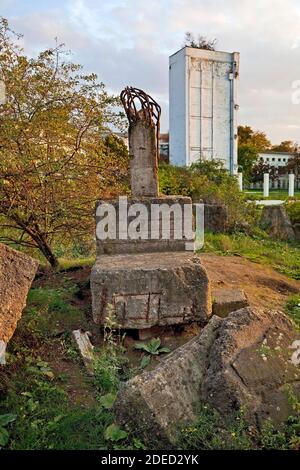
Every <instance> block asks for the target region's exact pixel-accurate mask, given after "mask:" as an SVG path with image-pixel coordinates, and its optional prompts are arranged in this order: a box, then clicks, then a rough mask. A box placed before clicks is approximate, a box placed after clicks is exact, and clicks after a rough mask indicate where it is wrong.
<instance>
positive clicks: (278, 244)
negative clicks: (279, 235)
mask: <svg viewBox="0 0 300 470" xmlns="http://www.w3.org/2000/svg"><path fill="white" fill-rule="evenodd" d="M204 251H206V252H213V253H216V254H218V255H240V256H244V257H245V258H247V259H249V260H251V261H255V262H259V263H261V264H265V265H269V266H272V267H273V268H274V269H275V270H277V271H279V272H281V273H283V274H285V275H286V276H289V277H291V278H294V279H300V246H299V244H296V243H288V242H284V241H274V240H271V239H270V238H268V237H267V236H266V235H265V234H264V233H263V232H262V231H260V232H258V233H257V235H255V236H252V237H250V236H247V235H245V234H243V233H235V234H231V235H229V234H220V233H218V234H216V233H209V232H208V233H206V234H205V245H204Z"/></svg>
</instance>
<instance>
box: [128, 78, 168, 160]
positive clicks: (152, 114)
mask: <svg viewBox="0 0 300 470" xmlns="http://www.w3.org/2000/svg"><path fill="white" fill-rule="evenodd" d="M120 98H121V101H122V104H123V107H124V109H125V112H126V115H127V118H128V121H129V124H131V123H134V122H136V121H138V120H139V119H143V120H145V121H148V122H149V123H151V124H154V125H155V128H156V143H157V156H158V155H159V132H160V115H161V107H160V106H159V104H158V103H156V101H155V100H154V99H153V98H152V97H151V96H149V95H147V93H145V92H144V91H143V90H140V89H139V88H134V87H131V86H128V87H126V88H124V90H123V91H122V92H121V94H120Z"/></svg>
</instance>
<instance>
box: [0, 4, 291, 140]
mask: <svg viewBox="0 0 300 470" xmlns="http://www.w3.org/2000/svg"><path fill="white" fill-rule="evenodd" d="M0 16H4V17H5V18H7V19H8V20H9V23H10V26H11V27H12V28H13V29H14V30H15V31H16V32H18V33H22V34H23V35H24V37H23V39H22V43H23V46H24V48H25V51H26V53H28V54H29V55H36V54H37V52H38V51H39V50H41V49H43V48H45V47H51V46H54V45H55V39H54V38H55V37H57V38H58V40H59V42H64V43H65V44H66V46H67V48H68V49H71V50H72V51H73V53H74V55H73V61H74V62H77V63H80V64H82V65H83V66H84V68H85V70H86V71H87V72H95V73H97V74H98V76H99V79H100V80H101V81H103V82H104V83H105V85H106V87H107V89H108V90H109V91H110V92H113V93H116V94H119V93H120V91H121V90H122V88H124V87H125V86H126V85H131V86H136V87H138V88H142V89H144V90H145V91H146V92H147V93H149V94H150V95H152V96H153V97H154V98H155V99H156V100H157V101H158V102H159V103H160V104H161V106H162V131H167V130H168V57H169V55H171V54H173V53H174V52H176V51H177V50H178V49H180V48H181V47H182V45H183V42H184V35H185V32H186V31H191V32H193V33H194V34H195V35H196V36H197V35H198V34H201V35H203V36H207V37H208V38H217V39H218V43H217V48H218V49H219V50H223V51H228V52H233V51H238V52H240V54H241V56H240V81H239V93H238V96H239V98H238V104H239V106H240V108H239V113H238V122H239V124H241V125H246V124H247V125H250V126H252V127H253V128H254V129H256V130H261V131H263V132H265V133H266V134H267V136H268V137H269V138H270V139H271V141H272V143H273V144H277V143H279V142H281V141H283V140H293V141H296V142H298V143H300V102H299V101H300V100H299V99H298V100H295V99H293V97H294V95H293V93H295V87H298V86H299V88H300V0H226V1H225V0H209V1H208V0H147V1H145V0H144V1H142V0H60V1H58V0H42V1H41V0H39V1H36V0H0ZM293 86H294V88H293ZM298 96H300V95H299V94H298Z"/></svg>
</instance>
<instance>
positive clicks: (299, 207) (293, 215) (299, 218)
mask: <svg viewBox="0 0 300 470" xmlns="http://www.w3.org/2000/svg"><path fill="white" fill-rule="evenodd" d="M285 208H286V211H287V213H288V216H289V218H290V220H291V222H292V224H299V223H300V201H291V202H289V201H288V202H287V203H286V204H285Z"/></svg>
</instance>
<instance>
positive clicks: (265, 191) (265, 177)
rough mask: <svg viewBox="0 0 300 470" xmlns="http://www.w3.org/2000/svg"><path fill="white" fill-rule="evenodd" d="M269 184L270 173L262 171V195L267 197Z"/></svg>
mask: <svg viewBox="0 0 300 470" xmlns="http://www.w3.org/2000/svg"><path fill="white" fill-rule="evenodd" d="M269 184H270V175H269V173H264V197H269Z"/></svg>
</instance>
